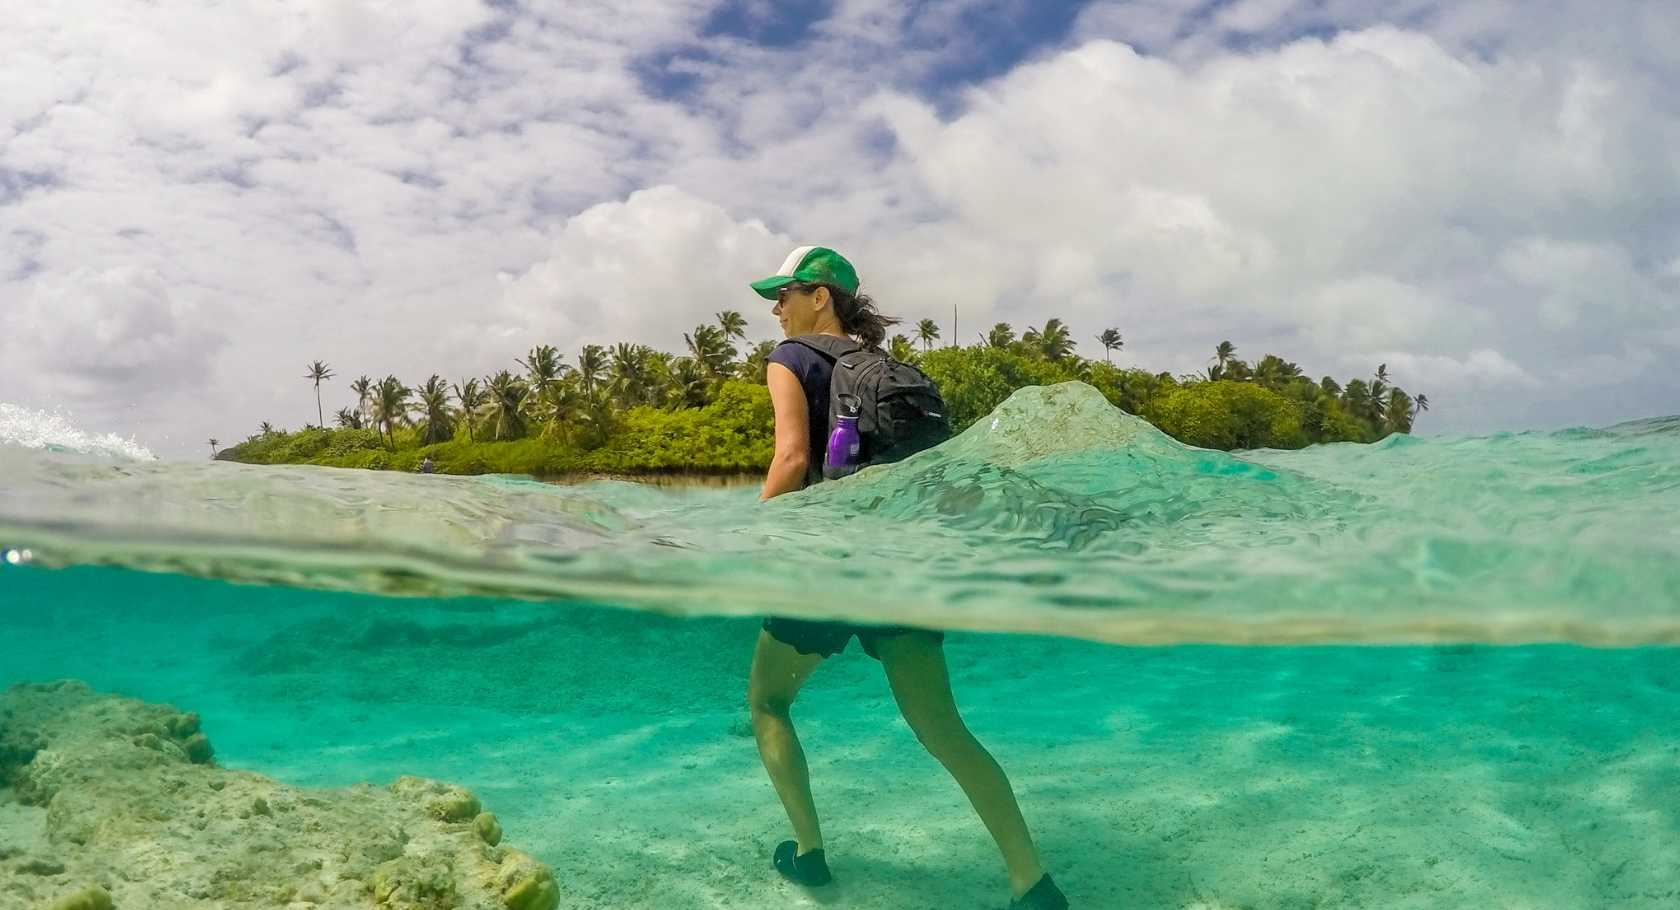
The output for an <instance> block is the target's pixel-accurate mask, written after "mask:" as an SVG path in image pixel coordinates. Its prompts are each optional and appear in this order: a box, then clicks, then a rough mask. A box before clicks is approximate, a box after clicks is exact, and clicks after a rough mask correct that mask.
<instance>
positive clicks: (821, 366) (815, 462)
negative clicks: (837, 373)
mask: <svg viewBox="0 0 1680 910" xmlns="http://www.w3.org/2000/svg"><path fill="white" fill-rule="evenodd" d="M770 362H771V363H779V364H781V365H782V366H784V367H787V368H788V371H789V372H791V373H793V375H795V376H797V377H799V385H800V386H801V387H802V388H804V389H805V413H806V414H807V415H808V416H809V417H810V423H811V427H810V429H811V460H810V462H809V464H808V466H807V468H806V470H805V485H806V486H810V485H811V484H813V483H817V482H818V481H820V480H822V465H823V457H824V456H825V455H826V454H827V450H828V384H829V380H830V379H831V378H832V377H833V376H834V364H832V363H829V362H828V358H827V357H824V356H823V355H821V354H818V353H817V352H816V351H813V350H811V349H810V348H808V347H806V346H804V345H802V344H799V343H798V342H792V343H789V342H783V343H782V344H781V345H779V346H778V347H777V348H776V349H775V350H774V351H771V352H770Z"/></svg>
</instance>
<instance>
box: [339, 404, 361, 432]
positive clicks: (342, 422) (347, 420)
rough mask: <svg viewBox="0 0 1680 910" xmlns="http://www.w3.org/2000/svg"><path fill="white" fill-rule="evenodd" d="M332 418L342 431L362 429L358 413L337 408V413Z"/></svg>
mask: <svg viewBox="0 0 1680 910" xmlns="http://www.w3.org/2000/svg"><path fill="white" fill-rule="evenodd" d="M333 417H334V418H335V422H336V423H337V424H338V425H339V426H340V427H342V428H343V429H346V430H360V429H362V415H361V412H359V411H352V410H350V409H349V408H339V409H338V413H337V414H335V415H333Z"/></svg>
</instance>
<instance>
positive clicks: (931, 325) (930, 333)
mask: <svg viewBox="0 0 1680 910" xmlns="http://www.w3.org/2000/svg"><path fill="white" fill-rule="evenodd" d="M916 340H917V341H920V342H921V343H922V350H924V351H926V350H928V349H930V348H932V347H933V343H934V342H935V341H938V340H939V323H937V322H934V321H933V320H932V319H923V320H922V321H921V322H918V323H916Z"/></svg>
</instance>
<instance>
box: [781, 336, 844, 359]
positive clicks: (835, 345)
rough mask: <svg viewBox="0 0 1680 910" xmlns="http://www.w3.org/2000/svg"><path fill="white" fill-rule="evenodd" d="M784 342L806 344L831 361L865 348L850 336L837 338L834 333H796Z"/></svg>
mask: <svg viewBox="0 0 1680 910" xmlns="http://www.w3.org/2000/svg"><path fill="white" fill-rule="evenodd" d="M782 344H800V345H804V346H805V347H808V348H810V349H811V350H813V351H816V352H817V353H818V354H821V355H823V356H824V357H826V358H828V359H829V360H830V361H838V360H839V359H840V358H842V357H844V356H846V355H847V354H851V353H853V352H856V351H861V350H863V345H861V344H858V343H857V342H855V341H853V340H851V339H850V338H836V337H834V336H833V335H795V336H793V337H792V338H789V339H788V340H786V341H784V342H782ZM780 346H781V345H777V347H780Z"/></svg>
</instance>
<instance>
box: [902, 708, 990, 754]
mask: <svg viewBox="0 0 1680 910" xmlns="http://www.w3.org/2000/svg"><path fill="white" fill-rule="evenodd" d="M909 722H910V730H911V732H913V733H915V734H916V741H917V742H919V743H921V744H922V748H924V749H926V750H927V751H928V754H929V755H932V756H933V757H934V758H936V759H938V760H939V761H940V762H941V763H947V764H948V763H949V762H951V761H953V760H957V759H961V758H963V757H965V756H967V755H969V754H970V753H972V752H973V751H974V750H975V749H976V748H978V747H979V742H978V741H976V740H975V738H974V734H972V733H970V732H969V730H968V727H967V725H965V724H964V723H963V722H962V719H961V718H945V719H941V720H920V721H918V720H910V721H909Z"/></svg>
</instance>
